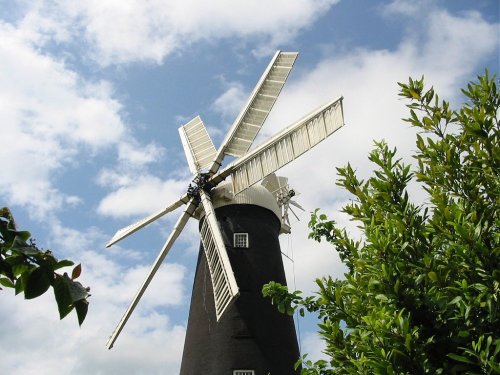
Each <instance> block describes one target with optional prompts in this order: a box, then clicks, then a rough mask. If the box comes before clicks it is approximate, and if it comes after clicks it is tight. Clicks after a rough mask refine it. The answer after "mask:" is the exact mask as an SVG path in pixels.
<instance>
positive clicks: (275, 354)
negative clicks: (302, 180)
mask: <svg viewBox="0 0 500 375" xmlns="http://www.w3.org/2000/svg"><path fill="white" fill-rule="evenodd" d="M296 57H297V53H295V52H281V51H278V52H276V54H275V55H274V57H273V59H272V60H271V62H270V64H269V65H268V67H267V69H266V70H265V72H264V74H263V75H262V77H261V78H260V80H259V82H258V83H257V85H256V87H255V89H254V91H253V92H252V94H251V96H250V98H249V100H248V102H247V103H246V105H245V107H244V108H243V110H242V111H241V113H240V114H239V116H238V117H237V119H236V120H235V122H234V124H233V126H232V127H231V129H230V130H229V132H228V134H227V136H226V138H225V139H224V141H223V142H222V145H221V146H220V147H219V149H218V150H216V149H215V147H214V145H213V143H212V140H211V139H210V137H209V135H208V132H207V130H206V128H205V126H204V124H203V122H202V121H201V119H200V117H199V116H197V117H196V118H194V119H193V120H191V121H190V122H188V123H187V124H186V125H184V126H182V127H181V128H179V133H180V136H181V140H182V145H183V147H184V151H185V153H186V157H187V159H188V164H189V167H190V169H191V171H192V172H193V174H194V179H193V184H191V185H189V188H188V190H187V193H186V194H184V195H183V196H182V197H181V198H180V199H179V200H178V201H176V202H174V203H172V204H170V205H169V206H167V207H166V208H164V209H162V210H161V211H159V212H157V213H154V214H152V215H151V216H149V217H147V218H144V219H143V220H141V221H139V222H137V223H136V224H133V225H130V226H128V227H126V228H123V229H121V230H119V231H118V232H117V233H116V234H115V235H114V237H113V238H112V239H111V241H110V242H109V243H108V244H107V246H108V247H109V246H111V245H113V244H115V243H116V242H118V241H120V240H122V239H123V238H125V237H127V236H129V235H130V234H132V233H134V232H136V231H137V230H139V229H141V228H143V227H144V226H146V225H148V224H150V223H152V222H153V221H155V220H157V219H158V218H160V217H162V216H163V215H165V214H167V213H168V212H170V211H173V210H175V209H176V208H179V207H181V206H185V208H184V212H183V213H182V214H181V216H180V218H179V219H178V220H177V222H176V224H175V225H174V228H173V230H172V233H171V234H170V236H169V237H168V239H167V241H166V243H165V245H164V246H163V248H162V250H161V252H160V254H159V255H158V258H157V259H156V261H155V263H154V264H153V266H152V268H151V271H150V272H149V274H148V276H147V278H146V280H145V281H144V283H143V285H142V286H141V288H140V289H139V291H138V292H137V294H136V296H135V298H134V300H133V301H132V303H131V305H130V306H129V308H128V309H127V311H126V312H125V314H124V316H123V318H122V319H121V321H120V323H119V324H118V326H117V327H116V329H115V331H114V332H113V334H112V335H111V337H110V338H109V340H108V343H107V347H108V348H109V349H111V347H112V346H113V344H114V342H115V340H116V339H117V337H118V335H119V334H120V332H121V331H122V329H123V327H124V325H125V323H126V322H127V320H128V318H129V317H130V315H131V313H132V311H133V310H134V308H135V306H136V305H137V303H138V302H139V300H140V298H141V297H142V295H143V293H144V291H145V290H146V288H147V287H148V285H149V283H150V282H151V279H152V278H153V276H154V274H155V273H156V271H157V270H158V268H159V267H160V264H161V263H162V261H163V259H164V258H165V256H166V255H167V253H168V252H169V250H170V248H171V247H172V245H173V244H174V242H175V240H176V238H177V237H178V236H179V234H180V233H181V232H182V230H183V228H184V226H185V225H186V222H187V221H188V219H189V218H190V217H194V218H196V219H198V220H199V222H200V224H199V228H200V236H201V244H200V252H199V256H198V263H197V267H196V274H195V279H194V284H193V292H192V297H191V306H190V311H189V319H188V325H187V332H186V339H185V343H184V353H183V358H182V365H181V372H180V373H181V375H201V374H203V375H226V374H227V375H268V374H269V373H271V374H272V375H289V374H293V373H294V370H293V364H294V363H295V361H296V360H297V359H298V357H299V351H298V345H297V338H296V334H295V327H294V323H293V319H292V317H290V316H287V315H284V314H280V313H279V312H277V311H276V308H275V307H274V306H272V305H271V304H270V302H269V301H268V300H265V299H264V298H263V297H262V294H261V289H262V285H263V284H265V283H267V282H269V281H271V280H273V281H278V282H281V283H282V284H286V280H285V273H284V269H283V262H282V258H281V251H280V246H279V240H278V236H279V234H280V233H283V232H289V229H290V227H289V225H288V224H289V223H288V215H287V210H288V206H289V204H290V203H291V204H295V205H296V203H294V202H293V201H291V200H290V198H291V197H292V196H293V191H292V190H289V189H288V185H287V183H286V179H285V178H283V177H276V176H275V175H274V172H275V171H277V170H278V169H279V168H281V167H282V166H284V165H285V164H287V163H289V162H291V161H293V160H294V159H296V158H297V157H299V156H300V155H302V154H303V153H305V152H306V151H308V150H309V149H311V148H312V147H313V146H315V145H316V144H318V143H319V142H321V141H322V140H323V139H325V138H326V137H328V136H329V135H331V134H333V133H334V132H335V131H336V130H337V129H339V128H340V127H341V126H343V124H344V119H343V109H342V97H340V98H336V99H334V100H332V101H330V102H328V103H326V104H325V105H323V106H321V107H319V108H318V109H316V110H314V111H313V112H311V113H310V114H308V115H307V116H305V117H303V118H302V119H301V120H299V121H297V122H296V123H295V124H293V125H291V126H289V127H287V128H285V129H284V130H283V131H281V132H280V133H278V134H276V135H275V136H273V137H272V138H271V139H269V140H268V141H266V142H264V143H263V144H262V145H260V146H259V147H257V148H255V149H253V150H252V151H249V149H250V147H251V145H252V142H253V141H254V139H255V137H256V136H257V134H258V132H259V130H260V128H261V127H262V125H263V123H264V121H265V119H266V117H267V115H268V114H269V112H270V111H271V108H272V106H273V105H274V102H275V101H276V99H277V97H278V95H279V93H280V91H281V89H282V87H283V85H284V84H285V81H286V79H287V77H288V74H289V73H290V70H291V69H292V66H293V64H294V62H295V59H296ZM226 155H231V156H234V157H235V160H234V161H233V162H231V163H230V164H229V165H227V166H226V167H225V168H223V169H222V170H219V167H220V166H221V164H222V161H223V158H224V157H225V156H226ZM229 176H230V177H231V179H230V181H225V180H226V179H227V178H228V177H229Z"/></svg>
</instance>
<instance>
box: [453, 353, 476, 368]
mask: <svg viewBox="0 0 500 375" xmlns="http://www.w3.org/2000/svg"><path fill="white" fill-rule="evenodd" d="M447 356H448V357H450V358H451V359H454V360H455V361H458V362H462V363H469V364H472V365H473V364H474V362H473V361H471V360H470V359H469V358H467V357H464V356H463V355H458V354H454V353H450V354H448V355H447Z"/></svg>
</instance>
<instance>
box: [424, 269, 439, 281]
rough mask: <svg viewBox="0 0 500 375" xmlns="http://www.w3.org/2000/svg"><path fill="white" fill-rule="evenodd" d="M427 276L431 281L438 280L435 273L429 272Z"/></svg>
mask: <svg viewBox="0 0 500 375" xmlns="http://www.w3.org/2000/svg"><path fill="white" fill-rule="evenodd" d="M427 276H428V277H429V279H431V280H432V281H434V282H436V281H437V280H438V276H437V274H436V272H434V271H430V272H429V273H428V274H427Z"/></svg>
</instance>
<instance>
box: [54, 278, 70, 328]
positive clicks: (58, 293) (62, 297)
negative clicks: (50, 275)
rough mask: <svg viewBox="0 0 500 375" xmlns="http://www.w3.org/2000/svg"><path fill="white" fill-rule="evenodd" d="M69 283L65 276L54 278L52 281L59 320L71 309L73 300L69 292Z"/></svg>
mask: <svg viewBox="0 0 500 375" xmlns="http://www.w3.org/2000/svg"><path fill="white" fill-rule="evenodd" d="M70 282H71V280H70V279H69V277H68V276H67V275H66V274H65V275H63V276H58V277H56V279H55V281H54V297H55V299H56V302H57V308H58V310H59V317H60V319H63V318H64V317H65V316H66V315H68V314H69V313H70V312H71V310H72V309H73V304H72V303H73V299H72V298H71V293H70V291H69V284H70Z"/></svg>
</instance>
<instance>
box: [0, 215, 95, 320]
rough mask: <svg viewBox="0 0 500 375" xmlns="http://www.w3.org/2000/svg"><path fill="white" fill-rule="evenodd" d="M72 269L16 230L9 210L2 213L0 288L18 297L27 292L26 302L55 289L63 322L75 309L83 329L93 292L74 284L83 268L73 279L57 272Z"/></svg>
mask: <svg viewBox="0 0 500 375" xmlns="http://www.w3.org/2000/svg"><path fill="white" fill-rule="evenodd" d="M73 265H74V263H73V262H72V261H70V260H67V259H64V260H57V259H56V258H55V257H54V255H53V254H52V252H51V251H50V250H41V249H39V248H38V246H37V245H36V243H35V242H34V241H33V240H32V239H31V234H30V233H29V232H27V231H19V230H17V228H16V223H15V221H14V218H13V216H12V213H11V212H10V210H9V209H8V208H7V207H4V208H2V209H0V285H2V286H4V287H8V288H13V289H14V291H15V293H16V294H19V293H21V292H24V298H26V299H32V298H36V297H39V296H41V295H42V294H44V293H45V292H46V291H47V290H48V289H49V288H50V287H51V286H52V288H53V290H54V296H55V300H56V302H57V307H58V309H59V316H60V318H61V319H63V318H64V317H65V316H66V315H68V314H69V313H70V312H71V311H72V310H73V309H75V311H76V314H77V317H78V323H79V324H80V325H81V324H82V323H83V321H84V320H85V317H86V315H87V311H88V301H87V298H88V297H89V296H90V294H89V291H90V288H84V287H83V285H82V284H80V283H79V282H78V281H75V279H77V278H78V277H79V276H80V273H81V271H82V267H81V265H80V264H78V265H77V266H75V267H74V268H73V270H72V272H71V277H70V276H69V275H68V274H67V273H66V272H65V273H64V274H62V275H61V274H59V273H57V272H55V271H56V270H58V269H60V268H63V267H68V266H73ZM1 289H2V288H1V287H0V290H1Z"/></svg>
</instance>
